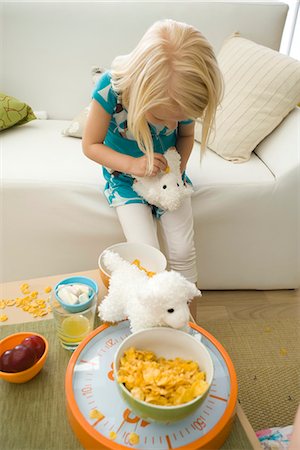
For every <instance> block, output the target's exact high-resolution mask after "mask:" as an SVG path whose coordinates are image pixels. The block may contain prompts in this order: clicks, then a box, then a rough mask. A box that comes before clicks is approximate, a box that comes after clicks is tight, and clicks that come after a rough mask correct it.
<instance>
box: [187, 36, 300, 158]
mask: <svg viewBox="0 0 300 450" xmlns="http://www.w3.org/2000/svg"><path fill="white" fill-rule="evenodd" d="M218 61H219V64H220V68H221V71H222V73H223V76H224V82H225V93H224V98H223V101H222V103H221V105H220V107H219V108H218V110H217V114H216V128H215V132H213V133H212V135H211V137H210V140H209V143H208V147H209V148H210V149H211V150H213V151H215V152H216V153H217V154H218V155H220V156H222V157H223V158H225V159H227V160H229V161H233V162H244V161H248V160H249V158H250V155H251V152H252V151H253V150H254V149H255V147H256V146H257V145H258V144H259V142H261V141H262V140H263V139H264V138H265V137H266V136H267V135H268V134H270V133H271V132H272V131H273V130H274V128H275V127H276V126H277V125H278V124H279V123H280V122H281V121H282V119H283V118H284V117H285V116H286V115H287V114H288V113H289V112H290V111H291V110H292V109H293V108H294V107H295V106H296V105H297V103H298V102H299V101H300V62H299V61H297V60H295V59H293V58H291V57H289V56H286V55H283V54H281V53H278V52H276V51H274V50H271V49H270V48H267V47H264V46H262V45H258V44H256V43H255V42H252V41H249V40H247V39H244V38H242V37H240V36H239V35H238V34H235V35H233V36H231V37H230V38H229V39H227V40H226V41H225V43H224V45H223V47H222V48H221V50H220V53H219V55H218ZM195 137H196V140H198V141H201V123H200V122H198V123H197V124H196V135H195Z"/></svg>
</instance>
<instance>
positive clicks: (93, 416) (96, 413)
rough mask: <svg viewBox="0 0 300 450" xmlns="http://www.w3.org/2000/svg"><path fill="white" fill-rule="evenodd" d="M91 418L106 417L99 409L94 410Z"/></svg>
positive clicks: (90, 414) (91, 412)
mask: <svg viewBox="0 0 300 450" xmlns="http://www.w3.org/2000/svg"><path fill="white" fill-rule="evenodd" d="M89 416H90V418H91V419H103V417H104V415H103V414H102V412H100V411H99V409H96V408H95V409H92V410H91V411H90V412H89Z"/></svg>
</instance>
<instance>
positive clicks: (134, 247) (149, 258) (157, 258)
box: [98, 242, 167, 288]
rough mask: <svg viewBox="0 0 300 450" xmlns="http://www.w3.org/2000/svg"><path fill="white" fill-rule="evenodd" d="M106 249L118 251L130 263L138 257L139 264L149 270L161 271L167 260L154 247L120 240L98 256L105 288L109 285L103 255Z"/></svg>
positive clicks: (107, 271) (108, 274) (108, 275)
mask: <svg viewBox="0 0 300 450" xmlns="http://www.w3.org/2000/svg"><path fill="white" fill-rule="evenodd" d="M106 250H111V251H113V252H116V253H118V254H119V255H120V256H121V257H122V258H123V259H125V261H128V262H130V263H132V262H133V261H134V260H136V259H138V260H139V261H140V263H141V266H143V267H145V268H146V269H147V270H149V271H150V272H155V273H158V272H163V271H164V270H165V269H166V267H167V260H166V257H165V256H164V254H163V253H162V252H161V251H160V250H158V249H157V248H155V247H152V246H151V245H148V244H141V243H138V242H120V243H118V244H114V245H111V246H110V247H108V248H106V249H105V250H104V251H103V252H102V253H101V255H100V256H99V258H98V267H99V271H100V276H101V279H102V281H103V284H104V286H105V287H106V288H108V286H109V280H110V275H111V274H110V272H109V270H108V269H107V268H106V267H105V265H104V262H103V255H104V252H105V251H106Z"/></svg>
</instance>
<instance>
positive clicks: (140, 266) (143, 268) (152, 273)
mask: <svg viewBox="0 0 300 450" xmlns="http://www.w3.org/2000/svg"><path fill="white" fill-rule="evenodd" d="M131 264H135V265H136V266H137V267H138V268H139V269H140V270H143V271H144V272H146V274H147V275H148V277H153V275H155V272H150V271H149V270H147V269H145V267H143V266H142V265H141V261H140V260H139V259H135V260H134V261H132V263H131Z"/></svg>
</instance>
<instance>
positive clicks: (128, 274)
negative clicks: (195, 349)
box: [98, 250, 201, 332]
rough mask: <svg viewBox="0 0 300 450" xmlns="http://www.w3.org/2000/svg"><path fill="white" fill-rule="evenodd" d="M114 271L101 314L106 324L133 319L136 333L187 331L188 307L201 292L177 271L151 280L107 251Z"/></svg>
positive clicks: (106, 261) (107, 261)
mask: <svg viewBox="0 0 300 450" xmlns="http://www.w3.org/2000/svg"><path fill="white" fill-rule="evenodd" d="M103 262H104V265H105V267H106V268H107V269H108V270H109V271H110V272H111V278H110V283H109V288H108V293H107V295H106V296H105V297H104V299H103V300H102V302H101V304H100V306H99V308H98V312H99V317H100V318H101V319H102V320H103V321H105V322H119V321H120V320H124V319H126V318H128V319H129V322H130V328H131V331H132V332H136V331H139V330H142V329H144V328H151V327H157V326H167V327H172V328H177V329H186V328H187V324H188V321H189V307H188V304H189V302H190V301H191V300H192V298H193V297H195V296H201V292H200V291H199V290H198V289H197V288H196V286H195V284H194V283H191V282H190V281H188V280H187V279H186V278H184V277H183V276H182V275H180V274H179V273H177V272H174V271H172V270H171V271H164V272H160V273H157V274H156V275H154V276H153V277H148V275H147V274H146V272H145V271H144V270H140V269H139V268H138V267H137V266H136V265H135V264H131V263H129V262H128V261H125V260H124V259H123V258H122V257H121V256H120V255H118V254H117V253H115V252H112V251H110V250H107V251H106V252H105V254H104V256H103Z"/></svg>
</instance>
